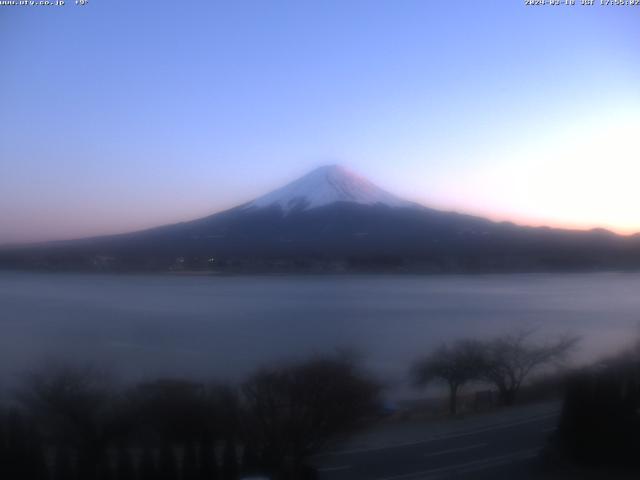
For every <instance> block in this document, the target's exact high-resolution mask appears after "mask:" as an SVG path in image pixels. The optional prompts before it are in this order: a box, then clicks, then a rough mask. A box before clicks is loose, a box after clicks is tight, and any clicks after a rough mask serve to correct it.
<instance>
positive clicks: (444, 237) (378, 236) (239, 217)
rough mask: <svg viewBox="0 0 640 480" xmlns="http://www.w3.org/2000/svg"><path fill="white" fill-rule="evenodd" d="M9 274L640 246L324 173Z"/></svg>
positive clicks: (363, 262)
mask: <svg viewBox="0 0 640 480" xmlns="http://www.w3.org/2000/svg"><path fill="white" fill-rule="evenodd" d="M0 266H4V267H12V268H25V267H30V268H48V269H98V270H115V271H126V270H165V271H166V270H184V269H187V270H207V269H212V270H217V271H230V272H233V271H345V270H346V271H360V270H375V271H416V272H425V271H428V272H486V271H547V270H594V269H627V268H638V267H640V241H639V239H638V238H637V237H622V236H618V235H614V234H612V233H610V232H606V231H602V230H595V231H589V232H583V231H570V230H561V229H549V228H531V227H520V226H516V225H513V224H509V223H496V222H491V221H489V220H486V219H483V218H479V217H472V216H468V215H461V214H457V213H450V212H442V211H438V210H433V209H429V208H426V207H423V206H420V205H417V204H415V203H412V202H407V201H405V200H402V199H400V198H398V197H396V196H394V195H392V194H390V193H388V192H385V191H384V190H382V189H380V188H378V187H376V186H375V185H373V184H372V183H370V182H368V181H367V180H365V179H362V178H360V177H357V176H355V175H354V174H352V173H350V172H348V171H347V170H345V169H343V168H341V167H337V166H329V167H321V168H320V169H317V170H315V171H313V172H311V173H310V174H308V175H306V176H304V177H302V178H301V179H299V180H296V181H294V182H292V183H290V184H289V185H286V186H285V187H283V188H281V189H278V190H275V191H273V192H271V193H269V194H267V195H265V196H262V197H259V198H257V199H256V200H254V201H252V202H249V203H246V204H244V205H241V206H239V207H236V208H233V209H231V210H227V211H224V212H220V213H217V214H214V215H211V216H209V217H205V218H202V219H199V220H195V221H191V222H185V223H180V224H175V225H168V226H164V227H159V228H155V229H151V230H146V231H142V232H134V233H130V234H125V235H116V236H108V237H97V238H92V239H85V240H76V241H72V242H58V243H54V244H48V245H45V246H39V247H23V248H21V249H11V250H6V251H3V252H0Z"/></svg>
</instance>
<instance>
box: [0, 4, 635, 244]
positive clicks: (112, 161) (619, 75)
mask: <svg viewBox="0 0 640 480" xmlns="http://www.w3.org/2000/svg"><path fill="white" fill-rule="evenodd" d="M67 3H68V5H66V6H65V7H0V40H1V41H2V45H3V46H4V48H3V54H2V55H1V56H0V73H1V75H2V88H0V121H1V122H2V128H1V129H0V226H1V228H0V243H2V242H15V241H34V240H46V239H55V238H72V237H76V236H84V235H93V234H100V233H111V232H121V231H127V230H132V229H137V228H144V227H149V226H153V225H158V224H163V223H170V222H174V221H180V220H186V219H191V218H196V217H198V216H202V215H205V214H209V213H212V212H215V211H217V210H220V209H224V208H227V207H230V206H233V205H235V204H238V203H241V202H244V201H247V200H249V199H251V198H252V197H254V196H257V195H259V194H261V193H264V192H265V191H267V190H269V189H272V188H274V187H276V186H279V185H281V184H282V183H284V182H286V181H288V180H291V179H293V178H294V177H296V176H298V175H301V174H303V173H305V172H306V171H308V170H310V169H312V168H313V167H315V166H317V165H320V164H325V163H341V164H344V165H346V166H347V167H350V168H351V169H353V170H355V171H357V172H359V173H361V174H363V175H364V176H367V177H369V178H370V179H372V180H373V181H374V182H376V183H378V184H379V185H381V186H383V187H384V188H386V189H388V190H390V191H392V192H394V193H396V194H398V195H402V196H405V197H407V198H410V199H413V200H417V201H420V202H422V203H425V204H428V205H432V206H435V207H438V208H444V209H455V210H460V211H467V212H471V213H476V214H482V215H487V216H490V217H491V218H495V219H511V220H515V221H519V222H522V223H530V224H543V223H544V224H552V225H562V226H570V227H577V228H589V227H592V226H596V225H599V226H604V227H608V228H612V229H616V230H618V231H621V232H632V231H640V216H639V215H638V214H637V211H636V205H637V204H638V198H637V197H638V195H637V193H636V191H637V188H636V182H637V178H638V177H639V176H640V161H639V160H640V134H639V133H640V132H639V128H640V55H639V53H638V45H640V29H639V28H638V20H639V19H640V7H601V6H595V7H581V6H578V5H577V6H574V7H568V6H558V7H550V6H545V7H525V6H524V2H521V1H516V0H514V1H507V0H505V1H485V2H478V1H472V0H467V1H464V0H462V1H457V2H435V1H433V2H431V1H402V0H401V1H397V0H396V1H344V0H343V1H315V2H311V1H300V0H298V1H273V2H271V1H254V2H250V1H244V2H243V1H237V2H218V1H190V2H176V1H171V2H170V1H140V2H132V1H130V0H129V1H126V0H90V2H89V4H88V5H87V6H85V7H76V6H75V5H73V2H67ZM578 3H579V2H578Z"/></svg>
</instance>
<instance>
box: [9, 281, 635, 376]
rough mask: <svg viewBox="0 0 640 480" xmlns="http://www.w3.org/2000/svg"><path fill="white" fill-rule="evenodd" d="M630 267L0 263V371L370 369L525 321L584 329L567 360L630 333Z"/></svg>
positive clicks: (387, 370)
mask: <svg viewBox="0 0 640 480" xmlns="http://www.w3.org/2000/svg"><path fill="white" fill-rule="evenodd" d="M639 292H640V275H638V274H617V273H607V274H584V275H577V274H576V275H574V274H535V275H489V276H453V275H452V276H389V275H383V276H235V277H233V276H232V277H215V276H191V277H190V276H171V275H155V276H153V275H130V276H129V275H81V274H34V273H14V272H1V273H0V307H1V315H0V375H1V378H2V379H3V380H2V381H3V382H8V381H10V379H11V378H15V374H16V373H19V372H22V371H24V370H25V369H29V368H32V367H33V366H34V365H37V364H39V363H41V362H42V361H43V360H46V361H51V360H52V359H71V360H72V361H74V362H78V363H86V362H89V363H94V364H95V363H99V364H102V365H109V366H110V367H111V368H113V369H114V370H115V371H116V372H118V373H119V374H120V375H121V376H123V377H127V378H135V379H138V378H141V377H142V378H145V377H150V376H154V375H193V376H196V377H198V378H211V377H215V378H220V379H238V378H240V377H241V376H243V375H245V374H246V373H248V372H250V371H252V370H253V369H255V368H256V367H257V366H259V365H263V364H265V363H270V362H275V361H278V360H282V359H290V358H295V357H299V356H301V355H306V354H309V353H323V352H330V351H333V350H334V349H335V348H355V349H357V350H358V351H359V352H361V353H362V354H363V355H364V360H365V362H366V364H367V366H368V367H370V368H371V369H372V370H374V371H375V372H376V373H378V374H379V375H381V376H383V377H385V378H387V379H389V380H393V381H396V382H399V383H401V382H404V381H405V380H406V376H407V367H408V365H409V364H410V363H411V361H412V360H413V359H414V358H415V357H416V356H419V355H420V354H422V353H424V352H428V351H429V349H430V348H432V347H434V346H437V345H438V344H440V343H441V342H443V341H447V340H451V339H455V338H459V337H469V336H471V337H487V336H490V335H493V334H496V333H501V332H505V331H511V330H513V329H516V328H518V327H522V326H527V327H531V326H532V327H537V328H538V331H539V335H540V336H542V337H545V336H546V337H553V336H555V335H558V334H561V333H563V332H567V331H569V332H573V333H578V334H582V335H583V336H584V340H583V342H582V346H581V350H580V351H579V352H578V354H577V357H578V359H584V358H586V357H589V356H593V355H597V354H601V353H603V352H606V351H607V350H611V349H613V348H617V347H619V346H627V345H629V344H630V343H631V342H633V341H634V340H635V338H636V335H637V333H638V321H640V315H638V312H640V295H639Z"/></svg>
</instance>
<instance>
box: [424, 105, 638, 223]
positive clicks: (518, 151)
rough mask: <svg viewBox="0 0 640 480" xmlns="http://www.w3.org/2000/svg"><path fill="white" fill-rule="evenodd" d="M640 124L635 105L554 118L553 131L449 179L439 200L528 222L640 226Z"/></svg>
mask: <svg viewBox="0 0 640 480" xmlns="http://www.w3.org/2000/svg"><path fill="white" fill-rule="evenodd" d="M638 124H639V123H638V121H637V114H636V113H635V112H630V111H629V112H620V111H612V112H605V113H600V114H599V115H594V117H593V118H591V119H581V120H579V121H576V122H575V123H573V124H572V125H571V126H570V127H566V128H555V129H554V128H552V127H551V126H550V127H549V128H548V129H547V131H550V132H552V135H548V136H547V137H546V138H539V139H536V140H535V142H532V143H531V144H529V145H521V146H519V147H518V148H515V149H512V150H510V151H506V150H505V151H503V152H500V154H499V155H498V156H493V157H492V158H486V159H485V161H483V162H482V163H481V165H480V167H479V168H476V169H474V170H472V171H469V172H467V173H465V174H462V175H461V177H460V178H456V179H455V180H451V181H449V182H448V183H449V185H444V186H443V187H442V189H441V192H443V193H442V194H441V195H439V197H438V198H437V199H436V201H435V203H436V205H435V206H436V207H437V208H443V209H454V210H456V211H460V212H463V213H470V214H474V215H480V216H484V217H488V218H491V219H492V220H496V221H511V222H514V223H518V224H522V225H531V226H543V225H544V226H550V227H560V228H571V229H581V230H582V229H592V228H605V229H607V230H611V231H614V232H616V233H620V234H633V233H637V232H640V135H639V132H638ZM487 157H488V155H487ZM453 182H455V183H453ZM422 203H426V204H427V205H429V204H431V205H433V204H434V201H433V199H430V200H424V201H423V202H422Z"/></svg>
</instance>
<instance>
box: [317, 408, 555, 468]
mask: <svg viewBox="0 0 640 480" xmlns="http://www.w3.org/2000/svg"><path fill="white" fill-rule="evenodd" d="M558 415H559V413H548V414H545V415H539V416H536V417H531V418H528V419H525V420H518V421H515V422H507V423H501V424H496V425H493V426H490V427H484V428H478V429H476V430H467V431H466V432H460V433H453V434H448V435H436V436H434V437H431V438H427V439H424V440H417V441H415V442H404V443H394V444H391V445H384V446H380V447H367V448H354V449H351V450H338V451H333V452H326V453H320V454H318V455H315V457H316V458H322V457H333V456H339V455H349V454H352V453H367V452H379V451H380V450H390V449H392V448H404V447H412V446H416V445H422V444H425V443H430V442H437V441H440V440H449V439H451V438H460V437H468V436H470V435H476V434H479V433H486V432H492V431H494V430H503V429H505V428H511V427H516V426H518V425H525V424H527V423H533V422H539V421H541V420H546V419H548V418H555V417H557V416H558Z"/></svg>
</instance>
